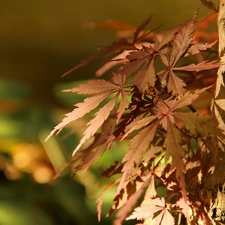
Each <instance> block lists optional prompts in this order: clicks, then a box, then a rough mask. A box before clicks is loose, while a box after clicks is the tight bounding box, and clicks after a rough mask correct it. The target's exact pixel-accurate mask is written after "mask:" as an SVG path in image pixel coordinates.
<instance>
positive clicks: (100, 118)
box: [73, 97, 117, 155]
mask: <svg viewBox="0 0 225 225" xmlns="http://www.w3.org/2000/svg"><path fill="white" fill-rule="evenodd" d="M116 102H117V97H115V98H113V99H112V100H110V101H109V102H108V103H107V104H105V105H104V106H103V107H102V108H101V109H100V110H99V111H98V112H97V113H96V114H95V118H94V119H92V120H91V121H90V122H88V124H87V126H88V128H87V129H86V130H85V132H84V136H83V138H82V139H81V140H80V143H79V144H78V146H77V147H76V149H75V150H74V151H73V155H74V154H75V153H76V152H77V151H78V150H79V149H80V147H81V146H82V145H83V144H84V143H85V142H86V141H87V140H88V139H89V138H90V137H92V136H93V135H94V134H95V133H96V132H97V130H98V129H99V127H101V125H102V124H103V123H104V121H105V120H106V119H107V118H108V117H109V114H110V112H111V111H112V110H113V108H114V107H115V104H116Z"/></svg>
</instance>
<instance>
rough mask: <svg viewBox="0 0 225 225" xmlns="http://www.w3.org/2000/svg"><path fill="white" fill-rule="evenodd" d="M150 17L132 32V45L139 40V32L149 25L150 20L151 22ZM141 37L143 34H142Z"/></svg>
mask: <svg viewBox="0 0 225 225" xmlns="http://www.w3.org/2000/svg"><path fill="white" fill-rule="evenodd" d="M151 18H152V17H151V16H150V17H149V18H147V19H146V20H145V21H144V22H143V23H142V24H141V25H140V26H139V27H138V28H137V30H136V31H135V32H134V40H133V43H135V42H136V41H137V40H138V39H139V38H140V36H139V35H140V33H141V31H143V30H144V29H145V27H146V26H147V25H148V24H149V22H150V20H151ZM142 36H143V34H142Z"/></svg>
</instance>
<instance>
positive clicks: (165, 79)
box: [158, 69, 186, 95]
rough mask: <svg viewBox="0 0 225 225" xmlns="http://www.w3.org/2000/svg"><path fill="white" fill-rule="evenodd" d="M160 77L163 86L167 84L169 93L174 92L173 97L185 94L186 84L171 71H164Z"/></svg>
mask: <svg viewBox="0 0 225 225" xmlns="http://www.w3.org/2000/svg"><path fill="white" fill-rule="evenodd" d="M158 75H159V76H160V79H161V83H162V84H163V85H162V86H165V85H164V84H165V83H167V85H166V86H167V88H168V92H172V95H177V94H179V95H181V94H183V93H184V92H185V89H184V87H185V86H186V84H185V83H184V81H183V80H182V79H180V78H179V77H178V76H177V75H176V74H175V73H174V72H173V71H172V70H171V69H168V70H162V71H160V72H158Z"/></svg>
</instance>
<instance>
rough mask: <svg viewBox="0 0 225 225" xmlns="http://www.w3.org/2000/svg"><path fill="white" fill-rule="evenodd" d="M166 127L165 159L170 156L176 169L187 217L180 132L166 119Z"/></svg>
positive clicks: (187, 202)
mask: <svg viewBox="0 0 225 225" xmlns="http://www.w3.org/2000/svg"><path fill="white" fill-rule="evenodd" d="M167 123H168V127H167V135H166V138H165V142H164V144H165V146H166V159H168V158H169V156H172V165H171V166H172V168H171V169H173V168H175V169H176V177H177V179H178V180H179V186H180V188H181V193H182V199H183V202H184V204H183V210H184V214H185V215H186V216H187V215H188V211H187V210H188V204H189V201H188V197H187V190H186V181H185V176H184V171H185V167H184V162H183V157H184V149H183V148H182V146H181V132H180V131H179V130H178V129H177V128H176V127H175V126H174V125H173V124H172V123H171V121H170V120H169V119H168V122H167Z"/></svg>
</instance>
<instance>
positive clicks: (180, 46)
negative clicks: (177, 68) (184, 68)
mask: <svg viewBox="0 0 225 225" xmlns="http://www.w3.org/2000/svg"><path fill="white" fill-rule="evenodd" d="M196 16H197V15H195V16H194V17H193V18H192V19H191V20H189V21H188V22H187V23H185V24H184V25H182V26H181V27H180V28H179V32H178V33H177V35H176V36H175V38H174V42H173V47H172V49H171V53H170V55H169V65H170V66H171V67H173V66H174V65H175V64H176V62H177V61H178V59H179V58H180V57H181V56H182V55H183V54H184V53H185V52H186V51H187V49H188V48H189V46H190V44H191V42H192V41H193V33H194V23H195V19H196Z"/></svg>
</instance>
